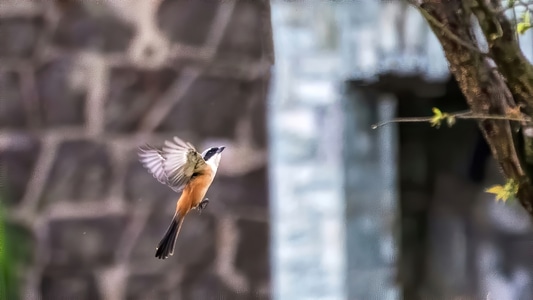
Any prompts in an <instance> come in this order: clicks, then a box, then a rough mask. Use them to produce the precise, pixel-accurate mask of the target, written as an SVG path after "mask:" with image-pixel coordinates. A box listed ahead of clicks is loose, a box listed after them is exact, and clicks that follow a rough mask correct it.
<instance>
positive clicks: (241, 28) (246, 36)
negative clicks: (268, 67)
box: [220, 1, 270, 59]
mask: <svg viewBox="0 0 533 300" xmlns="http://www.w3.org/2000/svg"><path fill="white" fill-rule="evenodd" d="M266 2H267V1H237V3H236V7H235V10H234V12H233V15H232V16H231V21H230V22H229V24H228V27H227V29H226V31H225V34H224V38H223V39H222V42H221V44H220V53H221V55H222V56H226V55H227V56H237V57H241V58H244V59H259V58H261V56H262V55H263V52H264V51H268V50H269V49H263V46H264V45H265V44H267V40H268V39H270V37H269V36H268V35H266V32H267V31H265V28H266V27H267V26H269V25H270V24H264V23H265V22H267V21H268V19H267V18H264V17H263V15H264V13H265V11H266V9H267V7H265V6H266V5H268V4H267V3H266ZM268 32H270V31H268ZM264 55H268V54H267V53H264Z"/></svg>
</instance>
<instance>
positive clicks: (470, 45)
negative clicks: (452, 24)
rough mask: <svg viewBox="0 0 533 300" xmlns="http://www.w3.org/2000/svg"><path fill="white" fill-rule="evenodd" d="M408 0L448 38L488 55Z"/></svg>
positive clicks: (409, 0)
mask: <svg viewBox="0 0 533 300" xmlns="http://www.w3.org/2000/svg"><path fill="white" fill-rule="evenodd" d="M408 2H409V3H410V4H411V5H412V6H414V7H415V8H417V9H418V10H419V11H420V13H421V14H422V15H423V16H424V18H426V20H428V21H429V22H430V23H432V24H433V25H434V26H435V27H438V28H439V29H440V30H441V31H442V32H443V33H444V34H445V35H446V36H448V37H449V38H450V39H452V40H453V41H454V42H456V43H457V44H459V45H461V46H463V47H465V48H468V49H469V50H472V51H475V52H478V53H481V54H482V55H484V56H489V55H490V54H489V53H488V52H484V51H482V50H481V49H479V48H477V47H475V46H474V45H472V44H470V43H468V42H466V41H464V40H462V39H461V38H460V37H458V36H457V35H455V34H454V33H453V32H451V31H450V30H449V29H448V28H446V25H444V24H442V23H441V22H440V21H439V20H437V19H436V18H435V17H433V16H432V15H431V14H430V13H429V12H427V11H426V10H425V9H423V8H422V7H421V6H420V5H418V4H417V3H415V2H414V1H413V0H408Z"/></svg>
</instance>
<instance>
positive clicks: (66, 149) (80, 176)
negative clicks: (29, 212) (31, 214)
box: [41, 140, 112, 206]
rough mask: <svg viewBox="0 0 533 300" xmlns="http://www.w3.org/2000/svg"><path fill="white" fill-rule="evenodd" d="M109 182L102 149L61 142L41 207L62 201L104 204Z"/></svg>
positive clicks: (108, 163)
mask: <svg viewBox="0 0 533 300" xmlns="http://www.w3.org/2000/svg"><path fill="white" fill-rule="evenodd" d="M111 180H112V168H111V161H110V158H109V153H108V151H107V149H106V148H105V145H103V144H99V143H95V142H91V141H85V140H76V141H67V142H64V143H62V144H61V145H60V146H59V149H58V151H57V156H56V157H55V162H54V166H53V167H52V170H51V173H50V176H49V177H48V181H47V184H46V187H45V189H44V194H43V196H42V199H41V206H43V205H47V204H50V203H52V202H58V201H62V200H69V201H74V202H92V201H105V200H106V197H107V194H108V192H109V189H110V187H111Z"/></svg>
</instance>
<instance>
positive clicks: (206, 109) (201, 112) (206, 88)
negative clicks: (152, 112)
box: [157, 76, 253, 138]
mask: <svg viewBox="0 0 533 300" xmlns="http://www.w3.org/2000/svg"><path fill="white" fill-rule="evenodd" d="M250 85H253V83H250V82H245V81H239V80H234V79H227V78H214V77H207V76H204V77H200V78H198V79H197V80H196V81H195V82H194V83H193V84H192V86H191V87H190V88H189V90H188V92H187V94H186V95H185V96H184V97H183V99H182V100H181V101H179V102H178V103H177V104H176V105H175V106H174V108H172V110H171V111H170V113H169V114H168V116H167V117H166V118H165V119H164V120H163V122H162V124H161V125H160V126H159V128H158V129H157V130H158V131H174V130H176V129H179V130H183V131H191V132H195V133H196V134H197V135H198V136H200V137H205V136H209V137H219V138H233V136H234V132H235V127H236V125H237V122H238V121H239V117H240V116H242V115H243V114H244V113H245V112H246V105H247V103H248V97H249V96H250V93H251V92H252V91H253V89H250Z"/></svg>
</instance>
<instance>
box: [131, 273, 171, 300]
mask: <svg viewBox="0 0 533 300" xmlns="http://www.w3.org/2000/svg"><path fill="white" fill-rule="evenodd" d="M166 277H167V276H166V274H133V275H131V276H129V277H128V280H127V289H126V290H127V292H126V300H147V299H175V297H174V298H171V296H173V295H177V294H178V293H177V292H174V293H172V292H168V291H165V289H164V287H163V286H162V284H164V283H165V279H166Z"/></svg>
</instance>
